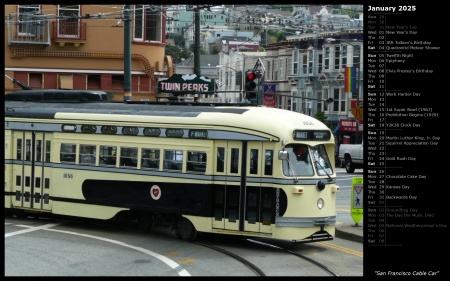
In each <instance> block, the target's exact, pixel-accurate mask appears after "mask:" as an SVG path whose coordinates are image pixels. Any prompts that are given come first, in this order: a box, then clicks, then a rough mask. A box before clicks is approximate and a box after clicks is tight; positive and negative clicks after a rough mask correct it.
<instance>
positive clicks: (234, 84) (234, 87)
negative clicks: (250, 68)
mask: <svg viewBox="0 0 450 281" xmlns="http://www.w3.org/2000/svg"><path fill="white" fill-rule="evenodd" d="M216 67H217V68H229V69H231V70H233V71H234V72H236V78H235V82H234V83H233V91H234V90H235V89H236V82H237V78H238V74H239V71H238V70H236V69H234V68H232V67H229V66H226V65H220V64H219V65H216ZM220 76H221V75H220ZM242 84H243V83H242V81H241V84H240V86H239V88H240V89H239V96H241V95H242ZM235 98H236V97H235Z"/></svg>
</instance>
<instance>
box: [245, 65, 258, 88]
mask: <svg viewBox="0 0 450 281" xmlns="http://www.w3.org/2000/svg"><path fill="white" fill-rule="evenodd" d="M255 79H256V71H254V70H247V72H245V90H246V91H254V90H255V89H256V82H255Z"/></svg>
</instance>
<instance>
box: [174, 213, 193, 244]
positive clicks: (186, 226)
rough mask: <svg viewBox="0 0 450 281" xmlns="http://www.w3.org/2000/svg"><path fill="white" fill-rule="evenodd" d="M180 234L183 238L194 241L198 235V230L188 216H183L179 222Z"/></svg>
mask: <svg viewBox="0 0 450 281" xmlns="http://www.w3.org/2000/svg"><path fill="white" fill-rule="evenodd" d="M177 228H178V234H179V236H180V238H181V240H184V241H193V240H195V237H196V236H197V230H196V229H195V227H194V225H193V224H192V223H191V221H190V220H188V219H186V218H181V219H180V220H179V221H178V224H177Z"/></svg>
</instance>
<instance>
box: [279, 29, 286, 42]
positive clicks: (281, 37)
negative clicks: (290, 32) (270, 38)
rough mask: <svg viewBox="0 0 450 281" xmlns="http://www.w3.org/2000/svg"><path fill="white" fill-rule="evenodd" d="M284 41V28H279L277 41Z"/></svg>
mask: <svg viewBox="0 0 450 281" xmlns="http://www.w3.org/2000/svg"><path fill="white" fill-rule="evenodd" d="M281 41H286V30H280V31H278V32H277V42H281Z"/></svg>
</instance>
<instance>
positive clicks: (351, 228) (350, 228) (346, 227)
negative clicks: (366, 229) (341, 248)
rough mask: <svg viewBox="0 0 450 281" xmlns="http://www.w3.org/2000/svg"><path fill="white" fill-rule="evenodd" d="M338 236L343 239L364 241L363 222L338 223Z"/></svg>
mask: <svg viewBox="0 0 450 281" xmlns="http://www.w3.org/2000/svg"><path fill="white" fill-rule="evenodd" d="M336 237H337V238H341V239H346V240H350V241H354V242H359V243H363V241H364V233H363V224H362V223H359V224H358V225H355V223H348V222H345V223H339V222H337V223H336Z"/></svg>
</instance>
